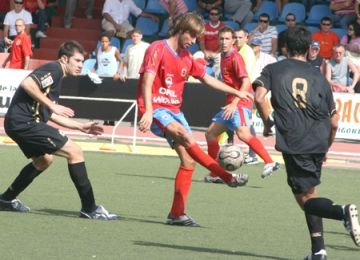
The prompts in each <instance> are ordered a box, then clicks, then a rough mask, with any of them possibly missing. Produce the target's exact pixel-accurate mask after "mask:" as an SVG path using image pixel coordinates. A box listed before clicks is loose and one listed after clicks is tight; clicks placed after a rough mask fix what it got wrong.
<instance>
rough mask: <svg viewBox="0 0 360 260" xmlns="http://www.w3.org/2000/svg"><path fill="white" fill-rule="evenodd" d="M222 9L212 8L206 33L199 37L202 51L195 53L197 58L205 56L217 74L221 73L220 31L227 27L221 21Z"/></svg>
mask: <svg viewBox="0 0 360 260" xmlns="http://www.w3.org/2000/svg"><path fill="white" fill-rule="evenodd" d="M220 15H221V12H220V9H219V8H217V7H214V8H211V10H210V13H209V18H210V21H209V22H207V23H206V24H205V31H204V34H203V35H202V36H201V37H200V39H199V45H200V49H201V51H198V52H197V53H195V54H194V56H195V57H196V58H204V59H205V60H206V61H207V62H208V63H209V64H208V66H210V67H213V70H214V72H215V76H216V77H217V76H219V74H220V51H219V40H218V34H219V31H220V30H221V29H222V28H224V27H225V24H224V23H223V22H222V21H220Z"/></svg>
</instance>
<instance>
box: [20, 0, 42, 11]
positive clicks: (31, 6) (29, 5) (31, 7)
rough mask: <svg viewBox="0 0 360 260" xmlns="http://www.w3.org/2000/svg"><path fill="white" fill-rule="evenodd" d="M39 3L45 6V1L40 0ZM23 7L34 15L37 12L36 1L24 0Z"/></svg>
mask: <svg viewBox="0 0 360 260" xmlns="http://www.w3.org/2000/svg"><path fill="white" fill-rule="evenodd" d="M41 2H42V3H43V4H44V5H45V6H46V4H47V0H41ZM24 7H25V9H26V10H27V11H29V12H30V13H36V12H37V11H38V10H39V6H38V4H37V0H24Z"/></svg>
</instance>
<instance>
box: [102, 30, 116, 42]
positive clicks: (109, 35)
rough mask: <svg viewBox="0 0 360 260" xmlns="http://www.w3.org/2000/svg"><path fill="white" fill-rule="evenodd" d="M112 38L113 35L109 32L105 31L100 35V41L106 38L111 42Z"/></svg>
mask: <svg viewBox="0 0 360 260" xmlns="http://www.w3.org/2000/svg"><path fill="white" fill-rule="evenodd" d="M112 36H113V33H112V32H111V31H107V32H103V33H102V34H101V35H100V39H102V38H103V37H106V38H108V40H109V41H111V38H112Z"/></svg>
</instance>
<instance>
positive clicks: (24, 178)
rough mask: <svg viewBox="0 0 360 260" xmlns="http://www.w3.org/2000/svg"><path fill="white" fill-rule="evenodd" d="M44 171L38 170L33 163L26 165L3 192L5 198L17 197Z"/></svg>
mask: <svg viewBox="0 0 360 260" xmlns="http://www.w3.org/2000/svg"><path fill="white" fill-rule="evenodd" d="M40 173H42V171H38V170H37V169H36V168H35V167H34V165H33V164H32V163H29V164H28V165H26V166H25V167H24V168H23V169H22V170H21V171H20V173H19V175H18V176H17V177H16V179H15V180H14V182H13V183H12V184H11V185H10V187H9V188H8V189H7V190H6V191H5V192H4V193H3V194H2V198H3V199H4V200H13V199H15V198H16V197H17V196H18V195H19V194H20V193H21V192H22V191H23V190H25V189H26V187H27V186H29V185H30V183H32V181H33V180H34V179H35V178H36V177H37V176H38V175H39V174H40Z"/></svg>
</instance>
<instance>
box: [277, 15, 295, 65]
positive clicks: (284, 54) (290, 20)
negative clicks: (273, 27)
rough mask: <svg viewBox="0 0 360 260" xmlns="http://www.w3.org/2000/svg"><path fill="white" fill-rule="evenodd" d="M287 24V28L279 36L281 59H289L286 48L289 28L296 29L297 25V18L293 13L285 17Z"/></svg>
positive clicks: (279, 54)
mask: <svg viewBox="0 0 360 260" xmlns="http://www.w3.org/2000/svg"><path fill="white" fill-rule="evenodd" d="M285 24H286V26H287V28H286V29H285V30H284V31H282V32H280V33H279V36H278V56H279V57H284V58H285V57H287V50H286V47H285V43H286V34H287V32H288V30H289V28H291V27H294V26H295V25H296V16H295V14H293V13H288V14H287V15H286V17H285Z"/></svg>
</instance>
